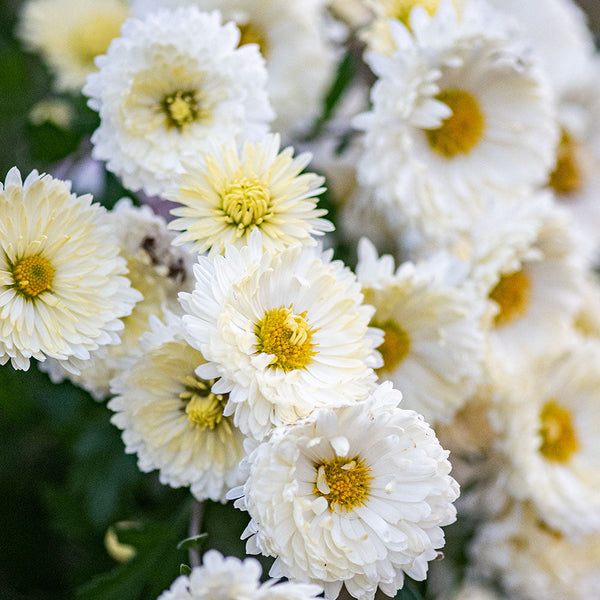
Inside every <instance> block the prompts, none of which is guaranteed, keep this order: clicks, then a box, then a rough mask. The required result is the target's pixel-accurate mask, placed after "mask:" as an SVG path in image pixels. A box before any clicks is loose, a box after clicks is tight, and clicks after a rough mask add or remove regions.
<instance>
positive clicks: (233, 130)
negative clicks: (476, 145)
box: [83, 7, 273, 195]
mask: <svg viewBox="0 0 600 600" xmlns="http://www.w3.org/2000/svg"><path fill="white" fill-rule="evenodd" d="M239 36H240V34H239V31H238V30H237V28H236V27H235V26H234V25H233V24H226V25H221V17H220V15H219V13H217V12H213V13H210V14H209V13H201V12H200V11H199V10H198V9H197V8H196V7H188V8H180V9H177V10H174V11H159V12H157V13H152V14H150V15H148V17H147V18H146V19H145V20H143V21H142V20H139V19H134V18H131V19H128V20H127V21H126V22H125V24H124V25H123V28H122V33H121V37H120V38H117V39H115V40H114V41H113V43H112V44H111V46H110V48H109V50H108V52H107V53H106V55H104V56H101V57H98V59H97V61H96V64H97V65H98V67H99V69H100V70H99V71H98V72H97V73H92V74H90V76H89V77H88V80H87V83H86V85H85V87H84V89H83V91H84V93H85V94H86V95H87V96H89V98H90V100H89V105H90V107H92V108H93V109H94V110H96V111H98V112H99V113H100V119H101V122H100V126H99V128H98V129H97V130H96V131H95V132H94V134H93V135H92V142H93V143H94V151H93V155H94V157H95V158H98V159H100V160H105V161H107V168H108V169H109V170H110V171H113V172H114V173H116V174H117V175H119V176H120V177H121V179H122V180H123V183H124V184H125V186H126V187H128V188H130V189H131V190H134V191H135V190H139V189H142V188H143V189H144V191H145V192H146V193H147V194H149V195H156V194H162V193H163V192H164V191H165V190H166V189H167V188H168V187H170V186H172V185H173V184H174V183H175V181H176V180H177V176H178V175H179V174H181V173H182V172H183V168H182V166H181V161H182V160H184V159H194V158H197V157H198V156H199V155H202V154H203V153H204V152H205V151H206V150H207V148H208V146H209V144H210V143H212V142H214V141H219V140H223V141H229V139H231V138H234V137H239V138H246V137H247V138H249V139H255V138H258V137H260V136H262V135H264V134H265V133H266V132H267V129H268V127H267V123H268V121H269V120H271V118H272V117H273V112H272V110H271V107H270V105H269V101H268V97H267V93H266V90H265V85H266V81H267V72H266V69H265V66H264V61H263V59H262V58H261V56H260V54H259V52H258V48H257V47H256V46H252V45H246V46H242V47H241V48H237V45H238V42H239Z"/></svg>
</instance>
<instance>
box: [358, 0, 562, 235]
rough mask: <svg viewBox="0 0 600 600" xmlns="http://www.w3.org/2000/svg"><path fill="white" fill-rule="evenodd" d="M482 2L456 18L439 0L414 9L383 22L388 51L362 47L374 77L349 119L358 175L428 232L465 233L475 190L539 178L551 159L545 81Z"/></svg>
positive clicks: (502, 189) (552, 126)
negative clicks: (365, 104)
mask: <svg viewBox="0 0 600 600" xmlns="http://www.w3.org/2000/svg"><path fill="white" fill-rule="evenodd" d="M482 6H483V5H481V4H479V3H470V4H469V5H468V8H469V10H467V7H465V9H464V10H463V11H462V12H461V18H460V19H458V18H457V16H456V12H455V10H454V9H453V6H452V4H451V2H450V1H449V0H443V1H442V2H441V3H440V5H439V7H438V8H437V10H436V11H435V13H434V15H433V16H431V17H430V16H429V15H428V14H427V12H426V11H425V10H417V9H418V8H419V7H417V8H415V10H414V11H413V13H411V14H412V15H414V16H418V18H414V19H413V20H412V29H411V32H409V31H408V29H406V27H405V26H404V25H402V24H401V23H400V22H398V21H395V22H390V27H391V30H392V34H393V36H394V41H395V44H396V50H395V51H394V53H392V54H391V55H390V56H388V55H386V54H381V53H368V54H367V55H366V58H367V61H368V63H369V65H370V66H371V68H372V69H373V70H374V72H375V74H376V75H377V76H378V77H379V79H378V81H377V82H376V83H375V85H374V86H373V89H372V94H371V98H372V101H373V109H372V110H371V112H368V113H365V114H362V115H359V116H358V117H357V118H356V120H355V124H356V126H357V127H359V128H360V129H363V130H364V131H365V136H364V146H365V151H364V154H363V157H362V158H361V160H360V162H359V181H360V182H361V183H363V184H365V185H371V186H374V187H375V190H376V200H377V201H378V202H382V203H384V204H385V205H386V206H387V210H388V211H389V212H390V213H392V212H398V213H400V217H401V218H403V219H404V220H406V221H407V222H408V223H409V225H411V226H414V227H416V228H417V229H418V230H420V231H421V233H423V234H424V235H425V237H427V238H431V239H433V240H434V241H437V240H440V241H444V242H445V241H446V240H447V239H448V238H449V237H451V236H452V235H453V234H455V233H456V232H457V231H460V232H465V231H468V229H469V227H470V226H471V224H472V223H473V220H474V219H476V218H477V216H478V215H480V214H481V212H482V210H483V202H482V199H481V196H482V194H483V193H484V192H485V193H490V190H494V191H496V192H498V193H499V194H504V195H505V196H506V198H507V199H508V198H510V195H511V194H512V193H514V191H515V190H516V189H518V188H521V187H529V186H534V185H539V184H542V183H544V182H545V181H546V179H547V177H548V174H549V172H550V170H551V168H552V166H553V163H554V159H555V147H556V143H557V141H558V127H557V124H556V118H555V106H554V103H553V98H552V96H551V94H550V87H549V84H548V83H547V81H546V79H545V77H544V74H543V72H542V70H541V69H540V68H539V66H538V63H537V62H536V60H535V57H534V56H532V54H531V52H530V51H529V49H528V48H527V47H525V46H524V45H523V44H522V42H521V40H520V39H519V38H517V37H515V36H514V35H513V32H512V30H511V29H510V28H508V27H507V26H506V24H505V23H504V21H503V20H500V19H499V18H498V17H497V15H496V14H495V13H493V12H491V11H489V12H488V11H486V10H484V8H482ZM507 192H508V194H507ZM502 200H503V198H502V197H500V200H499V201H502Z"/></svg>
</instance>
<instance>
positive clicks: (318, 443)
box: [230, 382, 458, 599]
mask: <svg viewBox="0 0 600 600" xmlns="http://www.w3.org/2000/svg"><path fill="white" fill-rule="evenodd" d="M401 397H402V396H401V394H400V393H399V392H398V391H397V390H394V389H393V387H392V384H391V383H390V382H387V383H385V384H382V385H381V386H379V387H378V388H377V389H376V390H375V391H374V392H373V393H372V394H371V395H370V396H369V397H368V398H367V399H365V400H364V401H363V402H361V403H359V404H357V405H355V406H346V407H342V408H339V409H330V408H323V409H319V410H317V411H315V412H314V413H313V415H312V416H311V417H309V418H308V419H305V420H303V421H300V422H298V423H297V424H296V425H294V426H292V427H288V428H280V429H278V430H276V431H275V432H274V433H273V435H272V436H271V438H270V439H269V440H268V441H266V442H263V443H262V444H260V445H259V446H258V447H257V448H256V449H255V450H254V451H253V452H252V453H251V454H250V455H249V457H248V465H249V477H248V480H247V482H246V483H245V485H244V486H243V487H240V488H238V489H234V490H232V492H231V493H230V497H238V496H239V499H238V500H236V504H235V505H236V506H237V507H238V508H240V509H242V510H247V511H248V513H249V514H250V516H251V517H252V520H251V522H250V524H249V525H248V527H247V529H246V532H245V534H244V535H245V536H246V537H249V538H250V539H249V540H248V542H247V551H248V552H250V553H258V552H262V553H263V554H265V555H267V556H276V557H277V558H276V560H275V563H274V564H273V568H272V569H271V575H273V576H281V575H284V576H286V577H288V578H289V579H291V580H292V581H307V582H317V583H319V585H322V586H323V587H324V588H325V597H326V598H329V599H334V598H336V597H337V595H338V594H339V591H340V589H341V586H342V584H344V585H345V587H346V589H347V590H348V592H349V593H350V594H351V595H352V596H354V597H355V598H359V599H372V598H373V597H374V595H375V591H376V590H377V587H378V586H379V588H380V589H381V591H382V592H384V593H385V594H387V595H388V596H391V597H393V596H395V595H396V592H397V590H398V589H400V588H401V587H402V586H403V583H404V574H405V573H406V574H408V575H409V576H410V577H413V578H414V579H417V580H422V579H424V578H425V576H426V572H427V563H428V561H430V560H432V559H433V558H435V557H436V556H437V554H438V553H437V549H438V548H441V547H442V546H443V544H444V535H443V532H442V529H441V526H443V525H448V524H449V523H452V522H453V521H454V519H455V516H456V511H455V509H454V506H453V504H452V502H453V501H454V500H456V498H457V496H458V485H457V484H456V482H455V481H454V480H453V479H452V478H451V477H450V475H449V472H450V463H449V462H448V460H447V457H448V452H447V451H445V450H443V449H442V447H441V446H440V444H439V442H438V440H437V439H436V437H435V434H434V432H433V430H432V429H431V428H430V427H429V425H427V424H426V423H425V422H424V421H423V419H422V417H421V416H420V415H418V414H417V413H415V412H413V411H409V410H404V409H401V408H400V407H399V406H398V403H399V401H400V399H401Z"/></svg>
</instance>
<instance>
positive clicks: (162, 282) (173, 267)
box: [41, 198, 195, 400]
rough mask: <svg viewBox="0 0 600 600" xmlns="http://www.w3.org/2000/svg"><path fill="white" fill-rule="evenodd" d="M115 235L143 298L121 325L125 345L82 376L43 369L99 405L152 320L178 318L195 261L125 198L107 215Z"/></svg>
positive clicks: (98, 358)
mask: <svg viewBox="0 0 600 600" xmlns="http://www.w3.org/2000/svg"><path fill="white" fill-rule="evenodd" d="M107 219H108V221H109V223H110V224H111V225H112V226H113V227H114V230H115V232H116V234H117V239H118V242H119V246H120V248H121V256H122V257H123V258H125V260H126V261H127V268H128V270H129V275H128V277H129V279H130V281H131V285H132V287H133V288H134V289H136V290H137V291H138V292H140V293H141V294H142V296H143V298H142V299H141V300H140V301H139V302H137V303H136V305H135V306H134V307H133V310H132V311H131V314H130V315H128V316H127V317H125V318H124V319H123V324H124V329H123V331H122V333H121V335H120V337H121V343H120V344H118V345H116V346H109V347H107V348H106V349H105V350H104V351H102V352H95V353H94V354H93V355H92V356H91V357H90V360H89V361H86V363H85V364H83V365H82V366H81V369H80V370H81V373H80V374H79V375H72V374H70V373H68V372H67V371H66V370H65V369H63V368H62V366H61V362H60V361H56V360H48V361H46V362H45V363H44V364H43V365H42V367H41V369H42V370H43V371H47V372H48V373H49V375H50V377H51V379H52V381H54V382H59V381H62V380H63V379H64V378H65V377H67V378H68V379H70V380H71V381H72V382H73V383H76V384H77V385H80V386H81V387H83V388H84V389H86V390H88V391H89V392H90V393H91V394H92V395H93V396H94V398H96V399H97V400H104V399H106V398H107V397H108V396H109V393H110V381H111V379H113V378H114V377H116V376H117V375H119V374H120V373H121V372H122V371H123V369H125V368H127V361H128V360H129V359H131V358H133V357H134V356H136V355H138V354H139V353H140V345H139V338H140V336H141V335H142V334H143V333H145V332H146V331H148V330H149V329H150V324H149V318H150V316H151V315H155V316H156V317H158V318H159V319H162V318H163V317H164V314H165V311H171V312H174V313H180V312H181V308H180V305H179V302H178V300H177V294H178V293H179V292H180V291H182V290H184V291H191V289H192V288H193V276H192V262H193V260H194V259H195V255H194V254H192V253H191V252H189V251H188V249H184V248H181V249H179V248H174V247H173V246H172V245H171V242H172V240H173V237H174V234H172V233H171V232H170V231H168V230H167V224H166V222H165V220H164V219H163V218H162V217H160V216H158V215H156V214H154V213H153V212H152V210H151V209H150V208H149V207H148V206H143V207H140V208H138V207H134V206H133V205H132V203H131V200H129V199H128V198H123V199H121V200H119V202H117V204H116V205H115V207H114V208H113V210H112V211H110V212H109V213H108V214H107Z"/></svg>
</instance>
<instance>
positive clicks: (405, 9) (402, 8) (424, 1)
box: [384, 0, 440, 29]
mask: <svg viewBox="0 0 600 600" xmlns="http://www.w3.org/2000/svg"><path fill="white" fill-rule="evenodd" d="M439 3H440V0H387V2H386V3H385V6H384V10H385V14H386V16H387V17H389V18H390V19H398V21H401V22H402V23H404V25H406V27H408V28H409V29H410V24H409V16H410V11H411V10H412V9H413V8H414V7H415V6H422V7H423V8H424V9H425V10H426V11H427V12H428V13H429V14H430V15H432V16H433V14H434V13H435V11H436V10H437V7H438V5H439Z"/></svg>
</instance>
